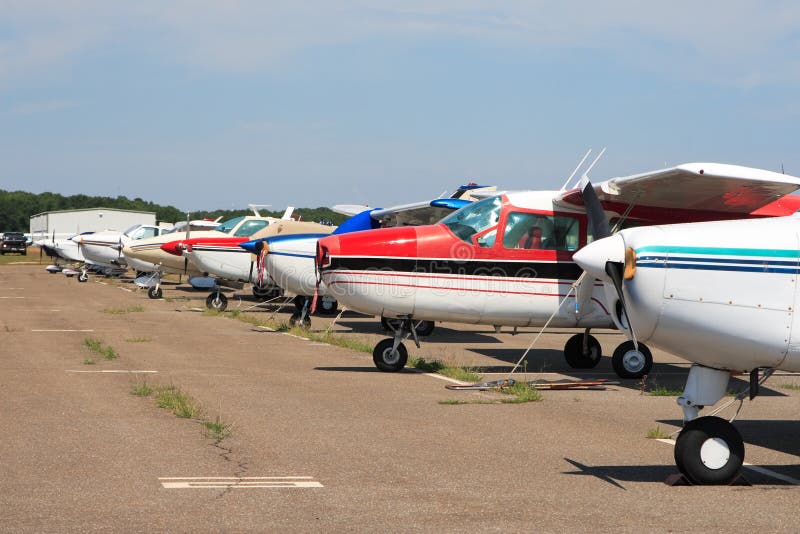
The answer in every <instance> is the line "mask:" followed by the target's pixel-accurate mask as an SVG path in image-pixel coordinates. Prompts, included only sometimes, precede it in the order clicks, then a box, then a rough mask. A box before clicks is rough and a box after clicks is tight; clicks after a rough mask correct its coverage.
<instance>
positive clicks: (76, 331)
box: [31, 330, 94, 332]
mask: <svg viewBox="0 0 800 534" xmlns="http://www.w3.org/2000/svg"><path fill="white" fill-rule="evenodd" d="M31 332H94V330H31Z"/></svg>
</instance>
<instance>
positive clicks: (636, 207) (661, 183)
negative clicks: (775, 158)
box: [554, 163, 800, 222]
mask: <svg viewBox="0 0 800 534" xmlns="http://www.w3.org/2000/svg"><path fill="white" fill-rule="evenodd" d="M594 189H595V191H596V193H597V196H598V198H599V199H600V202H601V203H602V204H603V208H605V209H606V210H609V211H616V212H618V213H622V212H624V211H625V210H626V209H628V207H629V206H632V211H631V216H636V215H637V214H638V216H640V217H641V218H644V219H649V220H651V221H653V220H654V221H664V222H670V221H673V220H684V221H688V220H703V219H706V218H708V217H712V218H713V217H715V216H720V215H723V216H724V217H723V218H730V217H736V216H740V215H747V214H750V213H752V212H754V211H756V210H758V209H759V208H762V207H763V206H766V205H767V204H770V203H772V202H774V201H775V200H777V199H779V198H781V197H784V196H786V195H788V194H790V193H793V192H794V191H797V190H798V189H800V178H797V177H794V176H789V175H785V174H779V173H776V172H771V171H765V170H762V169H754V168H752V167H742V166H739V165H727V164H722V163H686V164H683V165H678V166H677V167H670V168H666V169H659V170H657V171H651V172H646V173H642V174H635V175H633V176H625V177H620V178H612V179H610V180H607V181H605V182H601V183H598V184H595V185H594ZM554 204H556V205H562V206H565V207H567V206H569V207H572V208H574V207H576V206H583V197H582V196H581V192H580V188H576V189H572V190H570V191H565V192H563V193H561V194H560V195H559V196H558V197H557V198H556V199H554Z"/></svg>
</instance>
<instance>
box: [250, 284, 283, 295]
mask: <svg viewBox="0 0 800 534" xmlns="http://www.w3.org/2000/svg"><path fill="white" fill-rule="evenodd" d="M277 292H278V290H276V289H275V288H274V287H261V286H257V285H255V284H253V296H254V297H255V298H257V299H272V298H275V297H277V296H278V295H276V293H277Z"/></svg>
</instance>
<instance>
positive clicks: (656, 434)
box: [647, 425, 669, 439]
mask: <svg viewBox="0 0 800 534" xmlns="http://www.w3.org/2000/svg"><path fill="white" fill-rule="evenodd" d="M668 437H669V434H668V433H667V432H666V431H665V430H664V429H663V428H661V425H656V427H655V428H651V429H650V430H648V431H647V439H667V438H668Z"/></svg>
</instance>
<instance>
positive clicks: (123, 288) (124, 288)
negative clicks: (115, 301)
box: [117, 287, 133, 293]
mask: <svg viewBox="0 0 800 534" xmlns="http://www.w3.org/2000/svg"><path fill="white" fill-rule="evenodd" d="M117 289H121V290H123V291H127V292H128V293H133V289H128V288H127V287H118V288H117Z"/></svg>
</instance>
